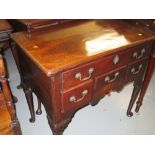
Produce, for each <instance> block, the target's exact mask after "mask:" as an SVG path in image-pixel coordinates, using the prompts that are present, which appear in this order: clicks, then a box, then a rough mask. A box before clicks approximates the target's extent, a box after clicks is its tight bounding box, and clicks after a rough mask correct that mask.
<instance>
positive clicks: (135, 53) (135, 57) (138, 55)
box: [129, 44, 151, 62]
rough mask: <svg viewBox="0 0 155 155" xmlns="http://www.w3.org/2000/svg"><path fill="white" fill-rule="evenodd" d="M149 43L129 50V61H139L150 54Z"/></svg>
mask: <svg viewBox="0 0 155 155" xmlns="http://www.w3.org/2000/svg"><path fill="white" fill-rule="evenodd" d="M150 51H151V44H144V45H141V46H138V47H135V48H131V49H130V50H129V58H130V59H129V62H134V61H139V60H141V59H144V58H145V57H147V56H148V55H149V54H150Z"/></svg>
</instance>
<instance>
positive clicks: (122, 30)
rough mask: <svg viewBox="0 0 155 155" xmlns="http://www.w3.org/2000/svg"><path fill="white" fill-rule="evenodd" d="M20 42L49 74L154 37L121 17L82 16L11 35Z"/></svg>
mask: <svg viewBox="0 0 155 155" xmlns="http://www.w3.org/2000/svg"><path fill="white" fill-rule="evenodd" d="M11 36H12V39H13V40H14V41H15V42H16V43H17V44H18V46H19V47H20V48H21V49H22V50H23V51H24V52H25V54H26V55H28V56H29V57H30V58H31V60H32V61H34V62H35V63H36V64H37V65H38V66H39V67H40V68H41V69H42V70H43V71H44V72H45V73H46V74H47V76H51V75H52V74H54V73H56V72H58V71H62V70H64V69H66V68H69V67H71V66H75V65H78V64H80V63H82V62H85V61H90V60H95V59H96V58H97V57H100V56H103V55H107V54H111V53H113V52H115V51H117V50H123V49H126V48H129V47H133V46H135V45H138V44H141V43H144V42H147V41H151V40H154V39H155V35H154V34H153V32H148V31H146V30H144V29H141V28H136V27H135V26H133V25H131V24H129V23H127V22H124V21H121V20H83V21H77V22H76V21H74V22H71V23H66V24H63V25H58V26H57V28H55V29H54V30H51V31H48V32H46V33H42V32H41V33H39V34H36V35H31V36H30V35H28V33H26V32H17V33H14V34H12V35H11Z"/></svg>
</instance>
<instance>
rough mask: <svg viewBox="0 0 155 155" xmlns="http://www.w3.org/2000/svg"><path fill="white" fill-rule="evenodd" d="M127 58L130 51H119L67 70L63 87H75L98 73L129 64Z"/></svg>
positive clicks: (63, 77) (63, 75) (64, 74)
mask: <svg viewBox="0 0 155 155" xmlns="http://www.w3.org/2000/svg"><path fill="white" fill-rule="evenodd" d="M127 60H128V53H127V52H119V53H118V54H115V55H111V56H108V57H105V58H103V59H101V60H99V61H95V62H93V63H90V64H86V65H83V66H81V67H77V68H75V69H72V70H69V71H66V72H64V73H63V74H62V79H63V80H62V81H63V89H68V88H71V87H74V86H76V85H78V84H80V83H82V82H84V81H87V80H89V79H92V78H94V77H95V76H97V75H101V74H104V73H107V72H109V71H110V70H114V69H117V68H119V67H122V66H124V65H126V64H127Z"/></svg>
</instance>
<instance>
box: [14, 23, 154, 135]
mask: <svg viewBox="0 0 155 155" xmlns="http://www.w3.org/2000/svg"><path fill="white" fill-rule="evenodd" d="M154 39H155V35H153V34H152V33H149V32H148V31H146V30H144V29H141V28H137V27H136V26H133V25H132V24H129V23H127V22H125V21H121V20H77V21H76V20H74V21H72V22H66V23H64V24H63V25H58V26H57V27H55V28H53V29H51V30H49V31H48V32H47V33H45V32H43V31H41V32H38V33H36V34H33V35H29V34H28V33H27V32H17V33H14V34H13V35H12V40H13V41H14V42H15V48H16V53H17V55H18V60H19V64H20V69H21V78H22V82H23V83H24V85H25V86H26V88H27V90H32V91H33V92H34V93H35V94H36V95H37V97H38V98H39V100H40V101H39V103H40V102H41V103H42V104H43V105H44V106H45V109H46V112H47V118H48V121H49V125H50V127H51V129H52V131H53V133H54V134H61V133H62V132H63V130H64V129H65V128H66V127H67V125H68V123H69V122H70V121H71V119H72V117H73V116H74V114H75V112H76V111H77V110H78V109H80V108H82V107H84V106H86V105H88V104H91V105H95V104H96V103H97V102H98V101H99V100H100V99H101V98H102V97H104V96H105V95H106V94H107V93H108V92H109V91H119V90H121V89H122V88H123V87H124V85H125V84H127V83H128V82H134V91H133V94H132V98H131V100H130V103H129V107H128V110H127V115H128V116H132V113H131V110H132V107H133V105H134V101H135V100H136V98H137V96H138V92H139V91H140V90H139V88H141V85H142V81H143V77H144V75H145V71H146V67H147V64H148V61H149V57H150V55H151V52H152V51H151V48H152V42H153V40H154ZM27 100H28V101H29V102H28V103H29V105H32V107H33V100H30V99H27ZM32 109H33V108H31V114H34V110H32ZM33 117H34V116H33Z"/></svg>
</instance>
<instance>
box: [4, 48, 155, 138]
mask: <svg viewBox="0 0 155 155" xmlns="http://www.w3.org/2000/svg"><path fill="white" fill-rule="evenodd" d="M5 58H6V62H7V65H8V72H9V74H10V78H9V81H10V86H11V89H12V92H13V94H14V95H15V96H16V97H17V98H18V102H17V103H16V110H17V116H18V118H19V121H20V124H21V129H22V133H23V135H52V132H51V130H50V127H49V125H48V122H47V119H46V112H45V110H44V108H42V109H43V113H42V115H39V116H38V115H36V122H35V123H30V122H29V121H28V120H29V117H30V113H29V110H28V106H27V103H26V100H25V96H24V93H23V90H22V89H17V88H16V87H17V85H18V84H19V83H20V76H19V73H18V70H17V67H16V65H15V62H14V59H13V56H12V53H11V51H10V50H8V51H6V53H5ZM154 86H155V72H154V75H153V77H152V80H151V82H150V85H149V88H148V90H147V93H146V96H145V98H144V102H143V103H144V104H143V106H142V107H141V109H140V112H139V113H137V114H136V113H134V116H133V117H131V118H129V117H127V116H126V110H127V107H128V103H129V100H130V96H131V92H132V89H133V84H132V83H131V84H129V85H127V86H126V87H124V89H123V90H122V91H121V92H120V93H115V92H113V93H112V94H111V96H110V97H109V96H106V97H104V98H103V99H102V100H101V101H100V102H99V103H98V104H97V105H96V106H94V107H92V106H90V105H89V106H86V107H85V108H83V109H81V110H79V111H78V112H77V113H76V114H75V116H74V118H73V119H72V122H71V123H70V124H69V126H68V127H67V128H66V129H65V131H64V135H100V134H155V103H154V101H155V95H153V89H154ZM34 103H35V109H36V105H37V104H36V103H37V101H36V97H35V95H34ZM134 109H135V107H134V108H133V110H134Z"/></svg>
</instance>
